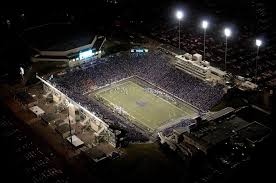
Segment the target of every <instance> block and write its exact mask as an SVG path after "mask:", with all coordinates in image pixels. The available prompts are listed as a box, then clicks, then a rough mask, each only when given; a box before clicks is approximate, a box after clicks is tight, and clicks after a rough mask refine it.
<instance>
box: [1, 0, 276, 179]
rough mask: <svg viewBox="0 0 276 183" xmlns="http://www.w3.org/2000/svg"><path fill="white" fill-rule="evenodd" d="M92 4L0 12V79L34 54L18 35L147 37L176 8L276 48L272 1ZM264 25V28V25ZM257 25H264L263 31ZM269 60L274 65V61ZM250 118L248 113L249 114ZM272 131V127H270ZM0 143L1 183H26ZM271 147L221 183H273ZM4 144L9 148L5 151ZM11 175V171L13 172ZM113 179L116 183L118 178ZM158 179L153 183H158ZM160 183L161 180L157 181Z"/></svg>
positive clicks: (118, 0)
mask: <svg viewBox="0 0 276 183" xmlns="http://www.w3.org/2000/svg"><path fill="white" fill-rule="evenodd" d="M77 3H78V2H77ZM91 3H92V4H93V5H92V6H83V7H81V6H79V8H75V7H71V8H65V7H63V8H52V7H51V8H43V7H39V8H31V7H29V8H6V9H5V8H0V30H1V34H0V40H1V41H0V55H1V58H0V64H1V66H0V76H4V75H5V74H9V77H10V78H16V77H19V67H20V66H24V67H25V68H28V67H30V66H31V63H30V60H29V55H30V54H31V53H32V51H33V50H32V49H31V48H30V47H29V44H27V43H26V42H25V40H24V39H23V37H22V34H23V33H24V30H25V29H30V28H32V27H35V26H40V25H43V24H48V23H68V22H69V23H71V24H72V26H74V27H75V28H76V29H78V28H79V29H85V30H88V31H91V32H93V33H100V34H102V35H106V36H107V38H108V37H112V36H113V35H115V34H116V35H117V34H118V32H124V31H126V30H128V31H129V30H131V31H133V32H141V33H143V34H149V32H150V31H151V28H152V26H153V25H162V22H170V23H169V24H175V20H174V19H173V15H172V13H171V12H172V11H174V10H175V9H176V8H177V7H183V8H184V9H185V10H187V17H191V18H192V19H193V20H195V21H199V20H200V18H201V17H210V19H212V21H213V22H216V21H218V22H222V21H221V20H224V22H223V23H224V24H227V25H235V26H233V27H235V28H234V30H235V34H239V27H242V26H243V25H244V24H246V25H248V27H249V29H250V30H252V32H255V33H256V34H257V35H261V36H262V37H264V40H266V41H267V43H266V44H267V45H275V38H276V35H275V33H274V30H275V27H274V22H275V18H274V16H275V10H274V7H275V6H274V5H273V3H274V2H273V1H268V0H267V1H262V0H244V1H241V0H240V1H237V0H223V1H222V0H201V1H200V0H196V1H195V0H183V1H175V0H161V1H157V0H156V1H155V0H154V1H145V0H102V1H100V0H97V1H96V2H94V1H91ZM258 3H262V4H263V7H264V12H262V13H258V10H257V8H256V4H258ZM263 16H266V18H267V22H265V23H262V22H261V21H260V20H261V19H262V18H263ZM211 17H212V18H211ZM264 24H265V25H268V26H264ZM187 26H190V25H187ZM193 26H195V25H193ZM260 27H265V29H261V28H260ZM271 32H272V33H271ZM37 39H38V38H37ZM274 51H275V50H274ZM274 54H275V52H274ZM274 58H275V57H274ZM273 61H274V62H276V60H273ZM275 93H276V90H274V95H273V97H272V105H273V106H272V116H271V117H270V120H271V121H273V120H274V121H275V119H276V114H275V113H276V97H275ZM1 107H2V106H1ZM1 115H2V114H0V116H1ZM250 115H251V114H250V113H249V114H248V116H250ZM270 127H271V128H272V129H274V130H275V129H276V128H275V125H274V124H273V125H272V126H270ZM1 133H2V132H0V138H1ZM0 142H1V145H2V147H1V149H5V150H4V151H2V150H1V153H0V162H1V166H0V168H1V173H0V175H1V176H2V175H4V178H5V179H3V178H2V179H3V180H9V179H10V181H3V182H17V181H18V180H21V181H22V180H23V182H29V181H28V180H27V179H26V180H25V177H23V178H22V176H23V175H21V173H20V166H18V167H17V162H16V160H13V161H10V160H11V159H12V156H13V155H14V154H16V153H14V152H13V151H14V149H13V148H14V147H13V146H11V145H10V144H9V141H6V140H5V139H1V140H0ZM274 144H275V137H274V136H272V137H271V138H270V139H269V141H267V142H266V144H263V145H262V146H260V147H258V148H257V152H256V153H255V154H254V155H253V158H252V161H251V163H250V164H249V165H248V166H246V167H244V168H243V167H242V168H241V169H238V170H236V171H235V172H231V173H230V174H229V175H227V176H226V177H225V178H223V180H220V181H219V182H227V183H228V182H229V183H230V182H271V180H274V179H275V175H274V174H275V168H273V167H274V165H275V163H276V161H275V153H276V152H275V147H274ZM5 146H8V147H9V148H4V147H5ZM5 157H8V158H5ZM177 161H178V160H177ZM134 168H135V167H134ZM2 170H4V171H2ZM12 171H15V174H13V173H12ZM122 173H123V172H122ZM141 176H143V175H141ZM6 178H7V179H6ZM15 179H16V180H15ZM17 179H18V180H17ZM68 179H69V178H68ZM173 180H174V179H173ZM114 181H116V182H120V180H114ZM158 181H159V180H156V182H158ZM166 181H169V180H166ZM130 182H132V181H130ZM160 182H163V180H160Z"/></svg>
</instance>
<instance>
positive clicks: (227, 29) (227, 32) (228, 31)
mask: <svg viewBox="0 0 276 183" xmlns="http://www.w3.org/2000/svg"><path fill="white" fill-rule="evenodd" d="M231 33H232V32H231V30H230V29H229V28H225V29H224V35H225V36H226V37H229V36H231Z"/></svg>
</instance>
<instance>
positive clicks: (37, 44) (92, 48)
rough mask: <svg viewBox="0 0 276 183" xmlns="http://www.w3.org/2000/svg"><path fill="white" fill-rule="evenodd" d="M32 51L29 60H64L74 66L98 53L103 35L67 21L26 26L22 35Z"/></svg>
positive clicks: (99, 54) (101, 52)
mask: <svg viewBox="0 0 276 183" xmlns="http://www.w3.org/2000/svg"><path fill="white" fill-rule="evenodd" d="M22 37H23V39H24V40H25V42H26V43H27V44H28V45H29V46H30V48H31V49H32V51H33V53H32V54H31V61H33V62H41V61H54V62H65V63H66V65H67V64H68V65H69V66H75V65H79V64H81V63H85V62H86V61H88V60H93V59H94V58H98V57H101V55H102V54H103V51H102V47H103V44H104V42H105V41H106V38H105V37H104V36H98V35H96V34H94V33H91V32H89V31H86V30H81V29H80V28H78V27H75V26H73V25H71V24H68V23H66V24H46V25H41V26H37V27H34V28H29V29H27V30H25V31H24V33H23V35H22Z"/></svg>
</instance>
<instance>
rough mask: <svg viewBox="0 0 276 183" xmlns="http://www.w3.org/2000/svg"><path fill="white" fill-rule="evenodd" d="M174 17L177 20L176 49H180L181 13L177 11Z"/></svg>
mask: <svg viewBox="0 0 276 183" xmlns="http://www.w3.org/2000/svg"><path fill="white" fill-rule="evenodd" d="M175 16H176V18H177V19H178V48H179V49H180V21H181V20H182V18H183V12H182V11H179V10H178V11H177V12H176V14H175Z"/></svg>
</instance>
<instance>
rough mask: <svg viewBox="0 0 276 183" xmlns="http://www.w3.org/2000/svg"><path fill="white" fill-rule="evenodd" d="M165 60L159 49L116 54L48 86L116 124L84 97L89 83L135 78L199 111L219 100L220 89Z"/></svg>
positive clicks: (67, 74)
mask: <svg viewBox="0 0 276 183" xmlns="http://www.w3.org/2000/svg"><path fill="white" fill-rule="evenodd" d="M167 59H168V58H167V55H166V54H165V53H163V52H161V51H159V50H150V52H149V53H143V54H138V53H128V52H122V53H117V54H115V55H111V56H109V57H105V58H101V59H98V60H96V61H95V60H94V61H93V62H98V63H99V64H91V67H86V68H85V69H82V68H79V69H74V70H72V71H68V72H67V73H66V74H64V75H62V76H57V77H56V76H54V77H53V78H52V79H51V83H53V84H54V85H55V86H56V87H57V88H59V89H60V90H61V91H62V92H63V93H65V94H66V95H67V96H69V97H70V98H71V99H73V100H74V101H76V102H79V103H80V104H81V105H82V106H84V107H86V108H87V109H88V110H90V111H93V112H95V113H96V115H97V116H99V117H100V118H101V119H103V120H107V121H111V122H115V123H117V122H119V123H120V122H121V119H119V118H118V117H116V115H115V114H113V113H112V112H110V111H107V110H106V109H105V108H104V107H103V106H101V105H99V104H98V103H97V102H93V101H92V100H91V99H90V98H89V97H87V95H84V93H86V92H88V91H89V90H91V86H90V84H93V85H95V86H94V88H97V87H102V86H105V85H108V84H111V83H113V82H115V81H118V80H121V79H124V78H127V77H130V76H133V75H137V76H139V77H141V78H143V79H145V80H147V81H149V82H151V83H153V84H155V85H157V86H158V87H160V88H162V89H164V90H166V91H168V92H170V93H171V94H173V95H175V96H177V97H179V98H181V99H183V100H184V101H187V102H189V103H191V104H192V105H194V106H196V107H197V108H199V109H200V110H202V111H207V110H208V109H210V107H212V106H213V105H215V104H216V103H217V102H218V101H219V100H220V99H221V98H222V96H223V90H222V86H220V85H217V86H211V85H209V84H208V83H205V82H204V81H202V80H199V79H197V78H195V77H193V76H190V75H189V74H186V73H184V72H183V71H180V70H176V69H175V68H174V66H173V65H171V64H169V63H168V61H167ZM87 83H89V84H87ZM133 131H135V130H133ZM135 133H136V132H135ZM130 135H133V136H131V137H130V138H136V137H135V136H140V135H141V134H138V135H137V134H134V132H132V134H130ZM144 140H145V139H144Z"/></svg>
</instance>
